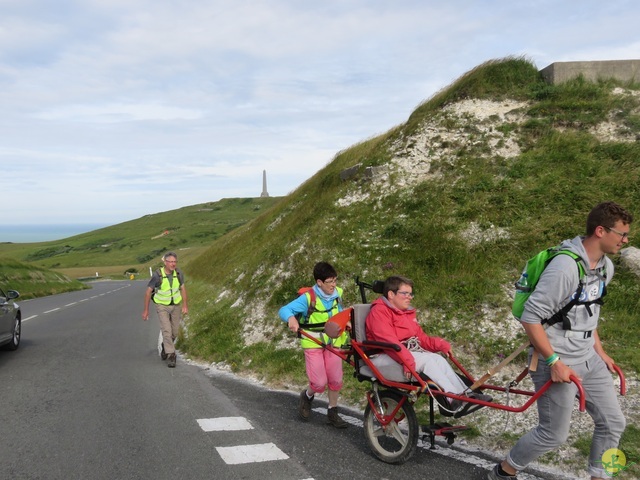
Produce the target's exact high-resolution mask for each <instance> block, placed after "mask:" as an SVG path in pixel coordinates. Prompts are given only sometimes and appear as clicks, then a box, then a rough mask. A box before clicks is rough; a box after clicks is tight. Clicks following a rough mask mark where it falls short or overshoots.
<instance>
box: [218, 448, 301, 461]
mask: <svg viewBox="0 0 640 480" xmlns="http://www.w3.org/2000/svg"><path fill="white" fill-rule="evenodd" d="M216 450H217V451H218V454H219V455H220V457H221V458H222V460H224V462H225V463H226V464H227V465H239V464H242V463H256V462H270V461H273V460H287V459H288V458H289V456H288V455H287V454H286V453H284V452H283V451H282V450H280V449H279V448H278V447H276V446H275V444H273V443H261V444H257V445H236V446H234V447H216Z"/></svg>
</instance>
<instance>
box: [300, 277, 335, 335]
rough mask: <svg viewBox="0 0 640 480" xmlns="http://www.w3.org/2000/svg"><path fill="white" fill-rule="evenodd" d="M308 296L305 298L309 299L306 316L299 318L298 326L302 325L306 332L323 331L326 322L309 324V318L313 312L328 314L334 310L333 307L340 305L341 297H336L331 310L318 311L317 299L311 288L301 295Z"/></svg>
mask: <svg viewBox="0 0 640 480" xmlns="http://www.w3.org/2000/svg"><path fill="white" fill-rule="evenodd" d="M306 294H309V296H308V297H307V298H308V299H309V306H308V307H307V314H306V315H305V316H304V317H303V318H301V319H300V320H301V321H300V325H301V326H302V325H304V327H305V329H307V330H324V326H325V325H326V323H327V322H321V323H312V324H310V323H309V318H311V315H312V314H313V313H315V312H319V313H328V312H330V311H331V310H333V309H334V307H335V306H336V305H342V297H337V298H336V299H335V300H334V301H333V303H332V305H331V308H329V309H328V310H318V309H317V308H316V301H317V297H316V292H315V291H314V289H313V287H312V288H309V289H308V290H307V291H306V292H304V293H303V295H306Z"/></svg>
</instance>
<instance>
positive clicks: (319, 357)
mask: <svg viewBox="0 0 640 480" xmlns="http://www.w3.org/2000/svg"><path fill="white" fill-rule="evenodd" d="M304 359H305V364H306V368H307V377H308V378H309V385H310V386H311V389H312V390H313V391H314V392H316V393H322V392H324V391H325V389H326V388H327V386H328V387H329V390H333V391H335V392H338V391H340V389H341V388H342V359H341V358H340V357H339V356H338V355H336V354H335V353H331V352H330V351H328V350H327V349H325V348H305V349H304Z"/></svg>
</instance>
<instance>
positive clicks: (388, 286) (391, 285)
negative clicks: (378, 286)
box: [382, 275, 413, 298]
mask: <svg viewBox="0 0 640 480" xmlns="http://www.w3.org/2000/svg"><path fill="white" fill-rule="evenodd" d="M401 285H409V286H410V287H411V289H413V280H411V279H409V278H407V277H401V276H400V275H393V276H391V277H389V278H387V279H386V280H385V281H384V287H382V294H383V295H384V296H385V297H386V298H389V292H393V293H397V292H398V289H399V288H400V286H401Z"/></svg>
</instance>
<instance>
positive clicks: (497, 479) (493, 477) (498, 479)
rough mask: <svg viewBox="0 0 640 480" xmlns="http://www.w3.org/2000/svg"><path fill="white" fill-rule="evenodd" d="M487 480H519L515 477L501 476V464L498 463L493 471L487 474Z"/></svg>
mask: <svg viewBox="0 0 640 480" xmlns="http://www.w3.org/2000/svg"><path fill="white" fill-rule="evenodd" d="M487 480H518V477H516V476H515V475H502V474H500V464H499V463H497V464H496V466H495V467H493V470H491V471H490V472H489V473H487Z"/></svg>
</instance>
